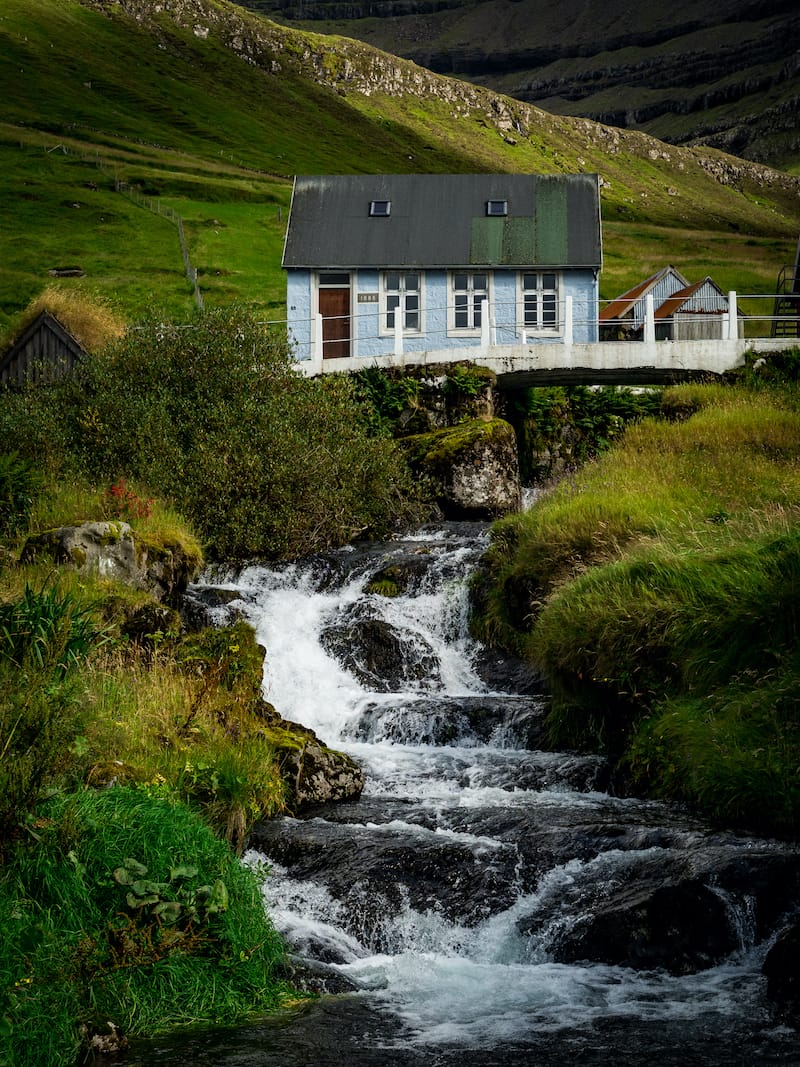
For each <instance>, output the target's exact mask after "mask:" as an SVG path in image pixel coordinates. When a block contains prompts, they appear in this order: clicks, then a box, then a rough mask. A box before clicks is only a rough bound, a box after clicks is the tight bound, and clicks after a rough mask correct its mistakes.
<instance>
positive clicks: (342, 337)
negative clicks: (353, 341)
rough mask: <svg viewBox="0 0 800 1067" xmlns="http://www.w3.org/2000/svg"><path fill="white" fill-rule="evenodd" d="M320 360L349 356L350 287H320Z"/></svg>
mask: <svg viewBox="0 0 800 1067" xmlns="http://www.w3.org/2000/svg"><path fill="white" fill-rule="evenodd" d="M319 313H320V315H321V316H322V358H323V359H334V358H342V357H345V356H349V355H350V286H349V285H348V286H346V287H345V286H329V285H325V286H322V285H321V286H320V290H319Z"/></svg>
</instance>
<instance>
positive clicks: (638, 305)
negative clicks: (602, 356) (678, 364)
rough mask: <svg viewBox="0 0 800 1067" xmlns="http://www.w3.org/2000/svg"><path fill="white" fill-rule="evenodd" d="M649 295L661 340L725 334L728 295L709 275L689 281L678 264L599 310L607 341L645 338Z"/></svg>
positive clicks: (602, 331) (602, 336)
mask: <svg viewBox="0 0 800 1067" xmlns="http://www.w3.org/2000/svg"><path fill="white" fill-rule="evenodd" d="M648 297H652V300H653V318H654V320H655V336H656V340H658V341H703V340H715V339H716V340H718V339H720V338H722V337H724V336H725V329H726V315H727V312H728V297H727V295H726V294H725V293H723V292H722V290H721V289H720V287H719V286H718V285H717V284H716V282H714V281H712V279H711V278H709V277H706V278H704V279H703V280H702V281H701V282H693V283H691V284H690V283H689V282H688V281H687V279H686V278H684V276H683V275H682V274H681V272H680V271H679V270H677V269H676V268H675V267H672V266H668V267H662V269H661V270H659V271H656V273H655V274H651V275H650V277H649V278H645V279H644V281H642V282H639V283H638V284H637V285H635V286H633V288H632V289H629V290H628V291H627V292H626V293H622V295H621V296H618V297H617V298H616V299H615V300H610V301H609V302H608V303H607V304H605V306H604V307H603V308H602V309H601V311H600V337H601V339H602V340H604V341H622V340H638V339H640V338H641V337H642V332H643V328H644V322H645V316H646V307H647V301H648Z"/></svg>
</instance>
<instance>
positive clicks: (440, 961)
mask: <svg viewBox="0 0 800 1067" xmlns="http://www.w3.org/2000/svg"><path fill="white" fill-rule="evenodd" d="M486 543H487V531H486V529H485V528H484V527H482V526H479V525H477V524H451V525H447V526H444V527H442V528H441V529H425V530H422V531H419V532H418V533H417V534H415V535H414V536H412V537H410V538H406V539H403V540H397V541H394V542H390V543H388V544H386V545H382V546H374V545H370V546H360V547H358V548H346V549H342V550H340V551H338V552H333V553H330V554H328V555H325V556H320V557H316V558H315V559H313V560H308V561H304V562H300V563H294V564H291V565H281V566H276V567H272V568H268V567H263V566H250V567H248V568H246V569H245V570H243V571H242V572H241V573H239V574H237V575H235V576H230V577H229V580H228V581H227V582H226V583H225V585H226V588H227V589H228V591H229V595H228V596H227V597H226V599H228V600H229V601H230V600H231V599H232V603H230V604H229V606H228V608H227V609H226V610H228V611H233V612H235V613H238V614H241V615H244V617H246V618H247V619H249V620H250V621H251V622H252V624H253V626H254V627H255V629H256V631H257V636H258V640H259V642H260V643H261V644H263V646H264V647H265V648H266V664H265V677H264V694H265V696H266V698H267V699H268V700H269V701H271V702H272V703H273V704H274V705H275V706H276V707H277V708H278V710H279V711H280V713H281V714H282V715H283V716H284V717H286V718H288V719H292V720H294V721H298V722H301V723H303V724H304V725H306V726H309V727H311V728H313V729H314V730H315V731H316V732H317V733H318V734H319V736H320V737H321V738H322V739H323V740H324V741H325V742H326V743H328V744H329V745H331V746H333V747H336V748H340V749H342V750H344V751H346V752H348V753H349V754H350V755H352V756H353V757H354V758H355V759H356V760H357V761H358V762H360V763H361V765H362V766H363V768H364V770H365V773H366V781H367V785H366V789H365V792H364V795H363V796H362V797H361V799H360V800H358V801H353V802H346V803H341V804H338V805H329V806H328V807H327V808H324V809H323V808H320V809H316V810H313V811H310V812H305V813H300V814H299V815H296V816H294V817H286V818H281V819H276V820H273V821H271V822H269V823H265V824H262V825H261V826H259V827H258V828H257V829H256V831H255V832H254V834H253V837H252V849H251V851H250V852H249V853H248V855H247V857H246V860H247V862H249V863H251V864H254V865H263V866H265V869H266V870H267V871H268V874H267V876H266V878H265V883H264V886H265V888H264V894H265V901H266V905H267V907H268V908H269V911H270V914H271V915H272V917H273V919H274V921H275V923H276V925H277V926H278V928H279V929H280V930H281V931H282V933H283V935H284V937H285V938H286V941H287V944H288V945H289V948H290V951H291V953H292V960H293V966H294V967H295V968H296V969H295V972H294V973H295V980H296V981H297V982H299V983H300V984H303V983H306V984H308V985H309V986H310V987H311V988H317V989H321V990H323V991H324V990H328V991H329V992H332V993H335V994H336V995H335V996H333V997H328V998H323V999H322V1000H321V1001H318V1002H315V1003H314V1004H312V1006H311V1007H309V1008H308V1009H307V1010H306V1011H305V1012H303V1013H301V1015H300V1016H299V1017H297V1018H293V1019H291V1020H290V1021H289V1022H286V1023H284V1024H283V1025H282V1026H281V1027H279V1028H278V1029H276V1028H275V1027H274V1026H272V1027H270V1026H266V1025H265V1026H263V1027H254V1028H249V1029H243V1030H241V1031H238V1032H237V1036H236V1038H235V1039H234V1038H233V1037H231V1036H230V1035H229V1036H228V1037H226V1038H225V1041H224V1042H222V1043H221V1044H219V1045H217V1046H214V1044H213V1042H212V1043H211V1045H209V1046H208V1048H210V1049H212V1051H206V1052H203V1051H201V1050H200V1048H199V1046H197V1047H195V1046H192V1048H193V1052H192V1056H193V1057H194V1058H193V1059H192V1060H191V1062H192V1063H209V1064H210V1063H212V1062H213V1063H215V1064H226V1063H229V1064H231V1065H232V1064H234V1063H235V1064H240V1063H248V1064H250V1063H252V1064H273V1063H274V1064H276V1065H277V1064H278V1063H280V1064H282V1065H287V1064H288V1065H290V1067H291V1065H293V1064H300V1063H304V1064H313V1065H315V1067H316V1065H319V1064H327V1063H330V1064H334V1063H342V1062H348V1063H350V1062H353V1063H358V1064H364V1065H373V1064H374V1065H378V1064H380V1065H384V1064H412V1063H413V1064H426V1065H428V1064H453V1065H455V1064H458V1065H459V1067H464V1065H469V1064H473V1065H475V1067H478V1065H480V1067H487V1065H493V1064H496V1065H498V1067H500V1065H502V1067H513V1065H517V1064H518V1065H520V1067H521V1065H523V1064H526V1065H528V1064H539V1063H543V1064H549V1063H553V1064H558V1063H567V1062H570V1063H571V1062H579V1063H582V1064H611V1063H614V1064H631V1065H633V1064H641V1063H643V1062H645V1061H646V1060H647V1059H649V1058H650V1057H654V1058H655V1057H657V1059H658V1062H659V1063H660V1064H667V1065H670V1064H674V1065H678V1064H685V1063H709V1064H711V1063H713V1064H715V1065H719V1064H742V1063H756V1062H766V1061H768V1062H771V1063H797V1062H798V1060H799V1059H800V1057H798V1056H797V1055H796V1051H797V1050H796V1047H795V1041H796V1037H797V1035H796V1034H795V1033H794V1032H793V1031H791V1030H789V1028H787V1027H785V1026H784V1027H782V1026H778V1025H776V1024H775V1023H774V1021H773V1020H772V1018H771V1015H770V1012H769V1008H768V1005H767V1003H766V1001H765V997H764V982H763V979H762V978H761V976H760V965H761V962H762V960H763V956H764V953H765V949H766V944H767V939H768V937H769V933H770V930H771V929H772V928H773V927H774V926H775V925H776V924H777V922H778V920H779V917H780V915H779V912H780V908H779V907H777V906H776V904H775V901H776V899H777V897H778V896H779V895H780V892H781V890H780V887H781V886H783V887H784V890H785V891H786V892H788V890H787V889H786V887H787V886H788V885H789V884H790V882H791V880H792V879H793V878H794V877H796V873H797V855H796V850H794V849H793V848H792V847H790V846H789V845H784V844H781V843H779V842H773V841H760V840H758V839H755V838H745V837H739V836H736V835H734V834H727V833H723V832H719V831H715V830H714V829H713V828H711V827H708V826H706V825H704V824H703V823H702V822H700V821H699V820H697V819H693V818H691V817H690V816H689V815H687V814H686V813H685V812H681V811H678V810H676V809H674V808H671V807H669V806H668V805H665V804H661V803H657V802H654V801H644V800H640V799H635V798H626V797H617V796H612V795H609V794H608V793H607V792H605V791H604V790H605V787H606V785H607V781H608V774H607V768H606V766H605V763H604V760H603V759H602V758H601V757H600V756H596V755H586V754H577V753H564V752H551V751H547V750H546V749H545V748H544V747H543V742H542V739H543V737H544V732H543V717H544V715H545V712H546V707H547V698H546V694H544V693H543V692H541V691H539V690H538V689H537V687H536V685H535V682H534V681H532V680H531V679H530V677H529V676H526V672H525V670H524V668H523V667H522V665H519V664H511V663H509V662H508V661H505V662H500V661H498V660H496V659H493V658H492V656H491V655H489V654H488V653H487V651H486V650H485V649H482V648H481V647H480V646H478V645H477V644H476V643H475V642H474V641H473V640H472V639H471V638H470V636H469V632H468V610H469V606H468V579H469V574H470V572H471V570H472V568H473V567H474V566H475V564H476V561H477V560H478V558H479V557H480V554H481V553H482V552H483V551H484V549H485V547H486ZM387 594H391V595H387ZM520 679H522V680H523V684H520ZM754 872H755V874H756V875H757V877H756V876H755V875H754ZM751 881H752V882H757V883H758V885H759V886H760V887H761V889H760V892H761V893H762V897H763V899H758V894H757V893H756V891H755V890H754V891H753V892H751V891H750V890H749V884H750V882H751ZM770 909H771V911H770ZM203 1048H204V1049H205V1048H206V1046H205V1045H204V1046H203ZM309 1050H311V1051H309ZM171 1054H172V1055H173V1056H174V1055H175V1050H174V1047H173V1049H172V1053H171ZM165 1055H166V1053H165ZM205 1055H207V1056H208V1058H207V1059H203V1056H205ZM154 1056H155V1053H154ZM214 1056H216V1057H217V1058H216V1059H215V1058H213V1057H214ZM153 1062H161V1061H159V1060H158V1059H157V1057H156V1058H154V1059H153ZM165 1062H166V1061H165ZM169 1062H181V1061H180V1059H179V1058H178V1059H175V1060H170V1061H169ZM187 1062H189V1061H187Z"/></svg>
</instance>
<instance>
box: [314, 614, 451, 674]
mask: <svg viewBox="0 0 800 1067" xmlns="http://www.w3.org/2000/svg"><path fill="white" fill-rule="evenodd" d="M320 640H321V642H322V645H323V647H324V648H325V649H326V650H327V651H328V652H330V654H331V655H332V656H334V657H335V658H336V659H337V660H338V662H339V663H340V664H341V665H342V666H343V667H344V668H345V670H347V671H350V673H351V674H353V675H355V677H356V678H357V679H358V680H359V682H361V684H362V685H363V686H364V687H365V688H367V689H370V690H372V692H375V693H392V692H396V691H397V689H398V688H400V687H401V686H403V685H407V684H408V682H409V681H411V682H412V683H413V682H414V681H417V682H422V681H424V680H429V679H431V678H433V679H438V677H439V659H438V657H437V655H436V653H435V652H434V651H433V649H432V648H431V646H430V645H428V644H427V643H426V642H425V641H424V640H423V639H422V637H420V635H418V634H416V635H414V634H411V633H409V632H407V631H405V630H403V629H402V628H400V627H393V626H391V625H390V624H389V623H388V622H386V621H384V620H383V619H379V618H375V617H374V616H372V615H371V614H370V613H369V608H368V607H367V608H363V609H362V608H358V607H357V606H356V607H355V608H354V609H353V610H352V611H351V612H349V613H348V614H347V615H346V616H345V617H344V618H343V619H341V620H340V621H339V622H337V623H336V624H335V625H333V626H329V627H327V628H326V629H325V630H323V631H322V633H321V634H320Z"/></svg>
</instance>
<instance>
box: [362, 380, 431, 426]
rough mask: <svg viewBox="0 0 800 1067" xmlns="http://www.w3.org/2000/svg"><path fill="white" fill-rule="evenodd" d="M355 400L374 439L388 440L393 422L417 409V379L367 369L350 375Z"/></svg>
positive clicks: (418, 383)
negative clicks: (406, 412)
mask: <svg viewBox="0 0 800 1067" xmlns="http://www.w3.org/2000/svg"><path fill="white" fill-rule="evenodd" d="M353 385H354V389H355V393H356V396H357V397H358V399H359V400H360V401H361V402H362V404H363V405H364V410H365V412H366V419H367V425H368V426H369V428H370V430H371V432H372V433H373V434H375V435H377V436H382V437H391V436H392V428H393V426H394V422H395V420H396V419H397V418H398V417H399V416H400V415H402V414H403V412H404V411H406V410H407V409H408V408H414V407H416V406H417V403H418V401H419V394H420V382H419V379H418V378H412V377H408V376H407V375H400V376H398V375H391V374H387V373H386V371H384V370H381V368H380V367H366V368H365V369H364V370H361V371H358V373H357V374H354V375H353Z"/></svg>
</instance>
